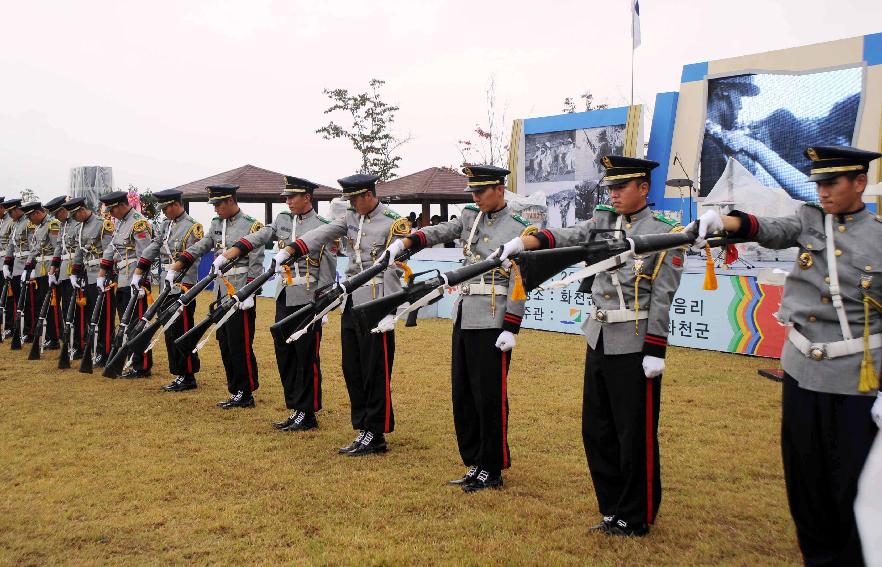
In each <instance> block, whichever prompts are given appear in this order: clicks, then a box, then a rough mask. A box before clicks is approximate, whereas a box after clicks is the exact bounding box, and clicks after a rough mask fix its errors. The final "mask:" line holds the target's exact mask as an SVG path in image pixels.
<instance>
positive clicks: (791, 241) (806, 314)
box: [733, 204, 882, 395]
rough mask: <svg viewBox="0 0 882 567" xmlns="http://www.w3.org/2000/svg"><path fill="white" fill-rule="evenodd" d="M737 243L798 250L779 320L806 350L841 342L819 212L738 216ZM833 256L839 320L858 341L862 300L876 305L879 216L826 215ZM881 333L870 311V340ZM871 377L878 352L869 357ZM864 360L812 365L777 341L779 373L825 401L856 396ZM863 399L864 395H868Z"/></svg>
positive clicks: (881, 277)
mask: <svg viewBox="0 0 882 567" xmlns="http://www.w3.org/2000/svg"><path fill="white" fill-rule="evenodd" d="M733 214H736V215H739V216H741V217H742V223H741V224H742V230H741V231H740V232H739V236H745V237H747V238H749V239H751V240H755V241H756V242H757V243H759V244H760V245H761V246H765V247H767V248H778V249H780V248H791V247H793V246H798V247H799V252H800V254H799V257H798V259H797V262H796V263H795V265H794V267H793V269H792V270H791V271H790V274H789V275H788V276H787V280H786V282H785V284H784V295H783V297H782V298H781V308H780V309H779V310H778V315H777V317H778V320H779V321H781V322H782V323H784V324H790V325H792V326H793V329H795V330H797V331H798V332H799V333H801V334H802V335H804V336H805V337H806V338H807V339H809V340H810V341H811V342H813V343H821V344H824V343H831V342H837V341H842V340H843V332H842V328H841V327H840V322H839V317H838V316H837V313H836V309H835V308H834V306H833V303H832V299H831V296H832V293H831V289H830V282H829V277H830V271H829V267H828V266H829V264H828V262H827V253H828V252H830V250H829V247H830V243H828V242H827V239H826V235H825V227H824V221H825V216H826V215H825V213H824V211H823V210H822V209H820V208H819V207H818V206H817V205H813V204H806V205H803V206H802V207H800V209H799V211H798V212H797V213H796V214H795V215H792V216H787V217H778V218H769V217H754V216H753V215H747V214H744V213H738V212H737V211H736V212H734V213H733ZM832 220H833V229H834V230H833V246H834V249H833V251H832V252H833V253H834V254H835V255H836V266H837V270H836V271H837V272H838V273H839V287H840V293H841V296H842V300H843V306H844V308H845V314H846V319H847V321H848V324H849V327H850V329H851V333H852V336H853V338H857V339H861V338H862V337H863V335H864V321H865V318H864V304H863V298H864V295H865V294H866V295H867V296H869V297H871V298H874V299H875V300H876V301H880V300H882V246H880V243H882V217H880V216H874V215H873V214H872V213H870V211H868V210H867V209H866V208H865V209H863V210H861V211H859V212H857V213H853V214H849V215H833V219H832ZM880 332H882V315H880V313H878V312H876V311H875V310H874V309H872V308H871V309H870V334H875V333H880ZM871 354H872V356H873V361H874V362H875V364H876V370H877V371H878V370H879V362H880V361H882V349H874V350H872V351H871ZM862 356H863V353H862V352H858V353H855V354H850V355H846V356H842V357H838V358H832V359H828V358H824V359H822V360H815V359H813V358H812V357H811V356H807V355H805V354H803V353H802V352H801V351H800V350H798V349H797V348H796V347H795V346H794V344H793V343H792V342H791V340H787V341H785V342H784V348H783V350H782V351H781V366H782V368H783V369H784V371H785V372H786V373H787V374H789V375H790V376H792V377H793V378H794V379H795V380H796V381H797V382H799V385H800V386H801V387H803V388H805V389H807V390H813V391H815V392H826V393H831V394H853V395H859V394H861V392H859V391H858V381H859V379H860V366H861V359H862ZM875 394H876V393H875V392H870V393H868V394H866V395H875Z"/></svg>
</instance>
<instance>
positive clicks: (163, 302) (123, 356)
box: [107, 271, 186, 368]
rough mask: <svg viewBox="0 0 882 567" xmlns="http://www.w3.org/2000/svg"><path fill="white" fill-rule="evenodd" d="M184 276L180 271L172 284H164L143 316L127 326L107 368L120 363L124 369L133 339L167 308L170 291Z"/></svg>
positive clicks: (184, 273)
mask: <svg viewBox="0 0 882 567" xmlns="http://www.w3.org/2000/svg"><path fill="white" fill-rule="evenodd" d="M185 275H186V271H182V272H181V273H179V274H178V276H177V277H176V278H175V281H174V282H173V283H169V282H165V287H164V288H163V290H162V292H160V294H159V297H157V298H156V301H154V302H153V303H151V304H150V306H148V307H147V310H146V311H144V314H143V315H141V317H140V318H139V319H138V320H137V321H135V323H134V324H131V325H129V330H128V332H127V333H126V340H125V342H124V343H123V345H122V346H121V347H120V349H119V351H117V352H116V353H115V354H114V355H113V356H112V357H110V359H109V360H108V362H107V366H112V367H114V368H116V367H117V366H118V365H119V364H120V363H121V362H122V363H123V366H122V367H123V368H124V367H125V361H126V360H128V359H129V356H130V355H131V354H132V352H133V348H132V345H133V343H134V338H135V337H138V336H139V335H140V334H141V332H142V331H143V330H144V329H145V328H146V327H147V325H148V324H149V323H150V321H151V320H152V319H153V317H154V316H155V315H156V314H157V313H158V312H159V311H161V310H162V309H164V308H166V307H168V304H169V303H171V301H170V300H169V296H170V294H171V291H172V290H173V289H174V288H175V286H176V285H177V284H179V283H180V282H181V280H182V279H184V276H185ZM133 316H134V315H133ZM156 328H159V326H157V327H156ZM152 337H153V334H152V333H151V334H150V337H148V339H150V338H152ZM152 346H153V345H152V343H151V344H150V347H152ZM150 347H148V348H146V349H144V351H143V352H147V351H148V350H150Z"/></svg>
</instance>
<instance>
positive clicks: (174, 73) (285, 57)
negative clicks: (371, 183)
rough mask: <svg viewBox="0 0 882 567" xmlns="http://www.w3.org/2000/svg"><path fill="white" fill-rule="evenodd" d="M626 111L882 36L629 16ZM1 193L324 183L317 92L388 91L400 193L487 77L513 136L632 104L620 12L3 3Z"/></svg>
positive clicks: (326, 153) (454, 132)
mask: <svg viewBox="0 0 882 567" xmlns="http://www.w3.org/2000/svg"><path fill="white" fill-rule="evenodd" d="M640 4H641V14H642V18H641V22H642V31H643V45H642V46H641V47H640V48H639V49H638V50H637V65H636V69H637V81H636V89H635V91H636V102H638V103H648V104H649V105H652V103H653V101H654V98H655V94H656V93H657V92H662V91H671V90H677V88H678V85H679V79H680V71H681V68H682V66H683V64H685V63H690V62H696V61H706V60H713V59H719V58H724V57H732V56H736V55H742V54H745V53H753V52H760V51H767V50H771V49H780V48H786V47H793V46H799V45H804V44H809V43H817V42H822V41H829V40H833V39H840V38H844V37H851V36H856V35H862V34H866V33H874V32H879V31H882V2H880V1H878V0H849V1H848V2H842V1H839V2H834V1H823V0H788V1H786V2H774V1H769V0H739V1H738V2H730V1H726V2H722V1H714V0H688V1H684V0H679V1H677V2H673V1H671V0H664V1H662V0H641V2H640ZM0 8H2V11H0V14H2V21H0V77H2V82H0V194H5V195H11V194H13V193H17V192H18V191H20V190H21V189H23V188H25V187H29V188H32V189H34V190H35V191H36V192H37V194H38V195H39V196H40V197H42V198H44V199H47V198H50V197H52V196H55V195H58V194H62V193H64V192H65V191H66V189H67V185H68V176H69V168H70V167H73V166H78V165H104V166H111V167H112V168H113V173H114V181H115V184H116V185H117V186H118V187H120V188H126V187H128V185H129V184H130V183H131V184H134V185H136V186H138V187H141V188H151V189H153V190H159V189H163V188H168V187H173V186H176V185H180V184H183V183H186V182H189V181H192V180H195V179H199V178H202V177H206V176H208V175H212V174H214V173H218V172H221V171H225V170H228V169H232V168H235V167H238V166H240V165H243V164H246V163H251V164H254V165H257V166H260V167H265V168H268V169H271V170H274V171H279V172H285V173H289V174H292V175H298V176H301V177H306V178H309V179H312V180H314V181H318V182H321V183H325V184H329V185H335V184H334V180H336V179H337V178H339V177H342V176H345V175H349V174H351V173H353V172H354V171H355V170H356V168H357V166H358V164H359V156H358V155H357V154H356V153H355V151H354V150H353V149H351V147H350V146H349V145H348V143H346V142H344V141H325V140H323V139H321V137H320V136H319V135H317V134H315V133H314V132H315V130H316V129H317V128H319V127H320V126H322V125H323V124H324V123H325V122H326V121H327V117H326V116H325V115H323V114H322V111H323V110H324V109H325V108H326V106H327V105H328V100H327V98H326V97H325V96H324V95H323V94H322V89H323V88H337V87H343V88H348V89H353V90H357V89H363V88H365V87H366V86H367V82H368V80H370V79H371V78H372V77H376V78H380V79H383V80H385V81H386V82H387V84H386V89H385V93H386V99H387V100H388V101H389V102H391V103H395V104H398V105H400V107H401V111H400V113H399V115H398V124H397V127H398V131H399V133H400V134H405V135H406V134H410V135H412V136H413V141H412V142H410V143H409V144H407V145H406V146H404V148H403V149H402V152H401V154H402V156H403V160H402V162H401V168H400V169H399V171H398V173H399V175H404V174H407V173H412V172H414V171H418V170H421V169H424V168H426V167H430V166H434V165H456V164H459V163H460V161H461V158H460V155H459V152H458V150H457V146H456V141H457V140H458V139H462V138H464V137H468V136H469V134H470V132H471V131H472V130H473V128H474V126H475V124H476V123H478V122H481V121H482V120H483V119H484V115H485V112H486V104H485V101H484V91H485V89H486V87H487V83H488V81H489V78H490V77H491V76H493V77H495V80H496V83H497V93H498V101H499V103H500V104H505V105H506V106H507V118H508V119H509V120H511V119H513V118H524V117H531V116H543V115H549V114H557V113H559V112H560V110H561V106H562V101H563V99H564V98H565V97H567V96H577V95H578V94H579V93H581V92H583V91H585V90H590V91H591V92H592V93H594V94H595V97H596V98H597V99H599V101H600V102H607V103H609V104H611V105H614V106H617V105H623V104H627V103H628V99H629V96H630V95H629V93H630V76H631V69H630V56H631V50H630V45H631V38H630V2H629V0H608V1H606V2H598V1H591V0H578V1H558V0H555V1H547V0H546V1H542V2H539V1H535V0H534V1H522V0H508V1H505V2H502V1H492V2H491V1H486V0H485V1H476V0H472V1H469V2H466V1H442V0H435V1H422V0H403V1H397V0H396V1H388V0H375V1H372V2H367V1H359V2H356V1H346V0H334V1H329V2H319V1H316V0H313V1H311V2H297V1H288V0H286V1H269V0H248V1H232V0H228V1H201V0H188V1H183V2H182V1H176V2H167V1H152V2H130V1H125V0H113V1H72V0H67V1H57V2H40V1H33V2H22V1H21V0H15V1H8V0H2V1H0Z"/></svg>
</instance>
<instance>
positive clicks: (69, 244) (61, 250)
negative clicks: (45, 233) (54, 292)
mask: <svg viewBox="0 0 882 567" xmlns="http://www.w3.org/2000/svg"><path fill="white" fill-rule="evenodd" d="M59 222H60V223H61V227H60V229H59V231H58V236H57V237H56V238H55V239H54V242H55V250H53V252H52V265H53V266H55V267H56V268H58V272H57V273H56V274H55V277H56V278H57V279H58V281H64V280H66V279H68V278H70V274H71V272H72V271H73V257H74V254H76V250H77V232H79V228H80V223H78V222H77V221H75V220H74V219H73V216H72V215H71V216H68V217H67V220H63V221H59ZM50 235H51V233H50Z"/></svg>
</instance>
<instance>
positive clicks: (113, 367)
mask: <svg viewBox="0 0 882 567" xmlns="http://www.w3.org/2000/svg"><path fill="white" fill-rule="evenodd" d="M139 293H140V288H138V289H135V288H131V295H130V296H129V302H128V303H126V308H125V309H124V310H123V314H122V317H120V320H119V326H118V327H117V328H116V334H114V336H113V344H111V345H110V353H109V354H108V355H107V364H105V365H104V372H102V373H101V375H102V376H104V377H105V378H115V377H117V376H119V375H120V374H121V373H122V371H123V367H124V366H125V361H126V355H127V352H126V350H125V348H124V345H125V343H126V335H127V334H128V332H129V331H128V329H129V325H130V323H131V322H132V316H133V315H134V313H135V305H137V304H138V295H139Z"/></svg>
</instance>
